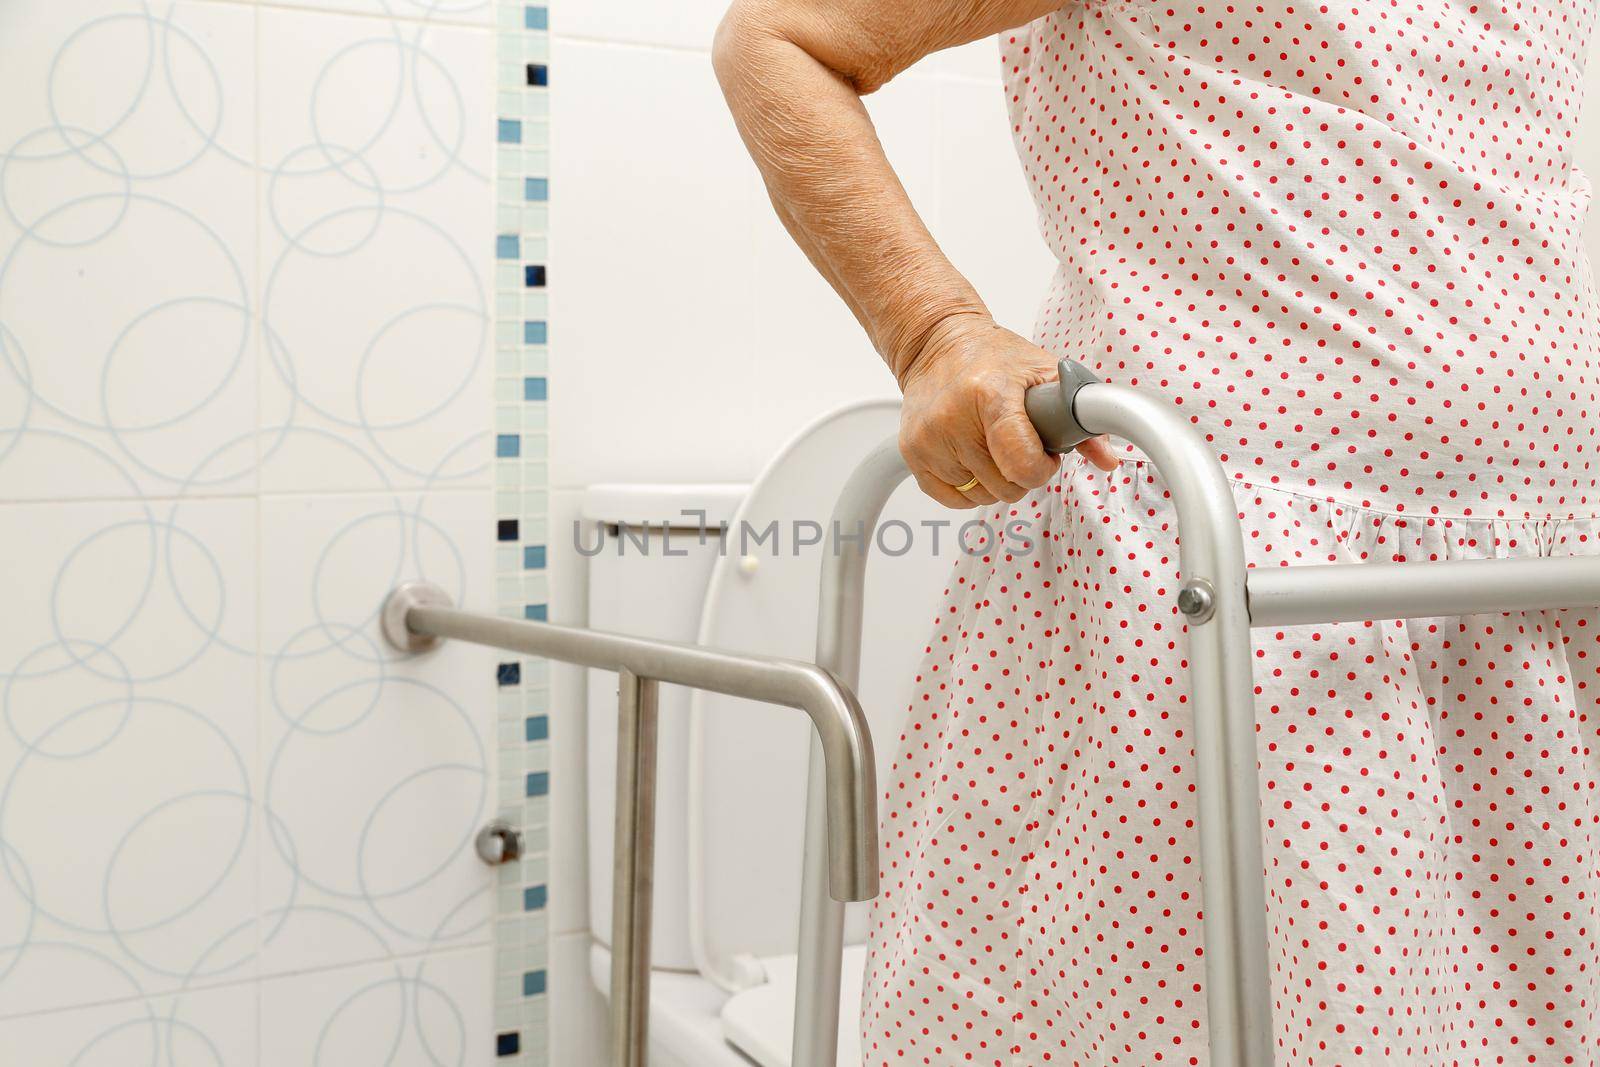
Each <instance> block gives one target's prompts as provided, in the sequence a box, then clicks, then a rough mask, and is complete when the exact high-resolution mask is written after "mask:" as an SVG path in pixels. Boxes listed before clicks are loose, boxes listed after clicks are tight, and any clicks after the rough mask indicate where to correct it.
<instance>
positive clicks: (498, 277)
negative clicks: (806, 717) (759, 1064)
mask: <svg viewBox="0 0 1600 1067" xmlns="http://www.w3.org/2000/svg"><path fill="white" fill-rule="evenodd" d="M495 2H496V29H497V33H496V38H495V49H496V70H497V75H496V85H497V90H498V91H497V93H496V100H497V105H496V108H497V111H496V115H495V136H496V140H497V141H498V144H497V151H496V180H495V189H496V196H495V218H496V224H495V242H494V248H493V249H491V250H487V251H489V252H492V254H493V269H494V272H495V274H494V278H495V300H496V307H497V309H498V310H497V312H496V321H495V366H496V372H495V399H494V405H495V413H494V418H495V429H494V443H493V446H492V447H493V449H494V457H495V459H494V462H495V475H496V481H495V484H496V491H495V510H496V516H495V531H494V540H495V551H496V553H497V555H496V567H495V581H496V588H497V596H496V608H497V610H498V611H499V613H500V614H501V615H503V616H506V617H509V618H518V619H537V620H543V619H545V618H547V617H548V614H549V577H548V574H547V572H546V569H545V560H546V546H547V545H548V543H549V488H548V477H547V471H546V457H547V456H548V455H549V451H550V450H549V436H548V429H547V428H548V426H549V418H548V411H549V400H550V388H549V373H548V372H549V345H550V315H549V310H548V299H549V295H548V294H549V291H550V275H549V262H548V260H549V257H548V254H547V249H548V244H549V210H550V156H549V145H550V129H549V99H548V92H549V85H550V78H551V71H550V34H549V31H550V12H549V9H548V7H546V6H545V5H544V4H528V3H519V2H511V0H495ZM495 682H496V690H495V691H496V693H497V694H498V697H499V707H498V709H497V718H496V726H497V728H498V729H497V734H496V736H497V738H498V744H499V763H500V781H499V784H498V789H499V794H498V796H499V808H500V814H501V815H502V817H504V818H507V819H509V820H511V821H513V822H515V823H516V824H517V825H519V826H521V827H522V831H523V835H524V838H525V839H526V843H527V852H526V855H525V856H524V857H523V859H522V861H521V862H520V863H517V864H510V865H507V866H506V867H503V868H501V871H500V884H499V888H498V892H497V894H496V908H495V1005H494V1014H495V1020H494V1027H495V1061H494V1062H495V1063H496V1064H497V1065H507V1067H509V1065H512V1064H516V1065H519V1067H548V1064H549V1056H550V1040H549V1032H550V1026H549V992H548V990H549V979H548V975H549V970H550V959H549V946H550V936H549V925H548V924H549V918H548V916H549V911H548V907H547V905H548V903H549V888H548V886H549V881H550V876H549V864H550V856H549V843H550V790H551V782H550V743H551V739H550V716H549V706H548V705H549V670H548V665H547V664H546V663H545V662H544V661H542V660H535V659H526V658H524V659H502V660H501V661H500V662H498V663H497V664H496V666H495Z"/></svg>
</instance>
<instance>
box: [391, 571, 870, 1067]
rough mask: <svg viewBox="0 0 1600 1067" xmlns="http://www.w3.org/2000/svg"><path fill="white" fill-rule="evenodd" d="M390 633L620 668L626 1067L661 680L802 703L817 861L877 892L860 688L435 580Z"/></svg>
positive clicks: (854, 890) (621, 974)
mask: <svg viewBox="0 0 1600 1067" xmlns="http://www.w3.org/2000/svg"><path fill="white" fill-rule="evenodd" d="M380 626H381V629H382V630H383V635H384V637H385V638H386V639H387V640H388V642H389V643H390V644H391V645H393V646H394V647H395V648H398V649H400V650H402V651H406V652H424V651H427V650H428V649H430V648H432V647H434V646H435V645H437V644H438V642H439V640H440V639H442V638H455V639H457V640H461V641H467V642H470V643H472V644H476V645H488V646H490V647H492V648H500V649H505V650H507V651H509V652H520V653H523V654H524V655H529V656H543V657H546V658H549V659H557V660H563V661H565V662H567V663H576V664H579V665H582V666H586V667H597V668H600V669H602V670H611V671H616V672H618V675H619V683H620V684H619V686H618V700H617V815H616V857H617V862H616V873H615V881H614V896H613V905H612V907H613V916H612V917H613V923H612V953H611V1021H612V1035H613V1036H612V1041H613V1047H614V1052H613V1058H612V1062H613V1063H614V1064H615V1065H616V1067H645V1061H646V1048H647V1041H646V1038H647V1027H648V1024H649V1015H650V1002H649V995H650V908H651V898H652V869H653V866H654V853H655V766H656V694H657V687H658V686H659V684H660V683H661V682H671V683H673V684H675V685H683V686H689V687H691V688H694V689H704V690H708V691H710V692H714V693H726V694H728V695H730V696H738V697H746V698H748V699H751V700H757V701H761V702H763V703H767V704H780V705H783V706H785V707H792V708H799V709H800V710H801V711H804V712H805V713H806V714H807V715H809V716H810V717H811V722H812V725H813V726H814V727H815V728H816V729H815V734H814V741H813V744H814V747H815V751H816V752H817V753H819V759H820V764H821V767H822V771H821V779H822V780H821V781H820V782H819V783H818V790H817V791H816V792H815V793H813V794H812V796H814V797H825V798H826V799H824V800H821V801H820V803H821V804H822V806H823V809H824V814H823V816H822V819H821V824H822V831H821V837H822V838H823V839H824V840H823V841H822V842H821V843H820V846H819V848H818V850H817V853H816V854H817V855H819V856H820V855H824V854H825V855H826V856H827V860H826V863H825V864H824V865H823V867H822V869H823V872H824V882H825V884H826V885H827V892H828V894H830V895H831V896H832V897H833V898H834V899H835V900H838V901H848V900H871V899H872V898H873V897H874V896H876V895H877V892H878V845H877V841H878V813H877V786H876V784H875V781H874V777H875V774H876V768H875V765H874V763H873V756H872V739H871V736H870V735H869V734H868V731H867V721H866V716H865V715H864V714H862V711H861V705H860V703H858V702H857V700H856V697H855V693H854V692H853V691H852V690H851V687H849V686H847V685H845V684H844V683H842V682H841V681H840V680H839V679H838V678H837V677H835V676H834V675H832V674H830V673H829V672H828V671H826V670H824V669H822V668H821V667H818V666H817V665H816V664H812V663H801V662H798V661H795V660H786V659H777V658H774V657H770V656H752V655H746V654H742V653H735V652H725V651H721V650H718V649H712V648H701V647H698V646H696V645H684V644H678V643H676V642H671V641H655V640H650V639H648V638H642V637H630V636H628V635H625V634H614V633H606V632H604V631H601V630H589V629H584V628H580V627H574V626H560V625H556V624H554V623H542V622H521V621H516V620H512V619H502V618H499V617H497V616H492V615H479V614H475V613H473V612H469V611H459V610H457V609H456V608H455V607H454V606H453V605H452V604H451V602H450V598H449V596H448V595H447V594H446V593H445V592H444V591H443V590H442V589H440V588H439V587H437V586H434V585H429V584H427V583H425V582H408V583H406V584H404V585H401V586H399V587H397V588H396V589H395V590H394V591H393V592H391V593H390V594H389V597H388V599H387V600H385V601H384V605H383V610H382V612H381V614H380ZM810 855H811V853H810V852H809V850H808V856H810ZM841 906H842V905H841ZM835 973H836V974H837V972H835Z"/></svg>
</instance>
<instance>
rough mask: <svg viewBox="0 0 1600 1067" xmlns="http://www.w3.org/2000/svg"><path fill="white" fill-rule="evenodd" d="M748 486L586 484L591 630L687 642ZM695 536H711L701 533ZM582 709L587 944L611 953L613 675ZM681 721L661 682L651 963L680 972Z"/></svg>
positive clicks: (684, 733) (686, 949)
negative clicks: (722, 534)
mask: <svg viewBox="0 0 1600 1067" xmlns="http://www.w3.org/2000/svg"><path fill="white" fill-rule="evenodd" d="M747 490H748V487H747V486H744V485H728V484H699V485H691V484H685V485H620V484H619V485H595V486H591V487H590V488H589V489H588V490H586V491H585V493H584V498H583V505H582V511H581V514H582V522H583V528H582V530H581V531H580V532H579V539H578V543H579V547H580V550H581V551H582V552H583V553H584V554H585V555H586V556H588V557H589V584H588V607H589V625H590V626H591V627H593V628H594V629H597V630H611V631H615V632H618V633H626V634H633V635H636V636H640V637H656V638H662V639H665V640H671V641H682V642H685V643H693V642H694V640H695V637H696V633H697V630H698V629H699V626H700V617H701V611H702V608H703V606H704V603H705V596H706V586H707V583H708V581H709V580H710V577H711V571H712V565H713V563H714V562H715V561H716V558H717V554H718V544H719V542H718V539H717V537H716V534H717V530H718V527H719V525H720V524H722V523H725V522H727V521H728V520H729V519H730V518H731V517H732V516H733V514H734V512H735V511H736V509H737V508H738V506H739V503H740V501H741V500H742V499H743V498H744V495H745V493H746V491H747ZM702 515H703V516H704V519H703V520H702V518H701V516H702ZM704 529H709V536H706V537H704V538H702V537H701V533H702V530H704ZM588 704H589V719H588V728H589V748H588V778H589V913H590V921H591V924H592V926H593V929H594V934H595V937H596V939H597V940H598V941H600V942H601V943H602V944H604V945H605V946H607V947H608V948H609V947H610V945H611V878H612V839H611V835H612V821H613V819H614V818H615V813H616V796H615V793H614V791H613V790H614V789H615V784H616V754H617V719H616V716H617V676H616V675H615V674H613V673H611V672H609V671H590V672H589V679H588ZM688 716H689V691H688V690H686V689H683V688H682V687H680V686H675V685H663V686H662V687H661V692H660V720H659V721H660V730H659V745H660V748H659V754H658V757H657V772H656V775H657V784H656V789H657V794H656V857H655V906H654V911H653V916H654V922H653V930H652V941H651V963H652V965H653V966H654V967H656V968H668V969H673V970H682V971H692V970H694V969H695V961H694V956H693V953H692V951H691V948H690V941H689V896H688V886H689V871H688V842H687V831H688V776H687V765H688V759H689V731H688Z"/></svg>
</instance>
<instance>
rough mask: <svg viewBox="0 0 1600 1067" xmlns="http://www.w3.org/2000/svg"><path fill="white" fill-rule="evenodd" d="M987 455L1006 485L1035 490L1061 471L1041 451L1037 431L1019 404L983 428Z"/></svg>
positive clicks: (1055, 459)
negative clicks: (991, 458) (1006, 482)
mask: <svg viewBox="0 0 1600 1067" xmlns="http://www.w3.org/2000/svg"><path fill="white" fill-rule="evenodd" d="M985 433H986V436H987V441H988V445H989V455H990V456H991V457H993V460H994V464H995V466H996V467H997V468H999V471H1000V474H1001V475H1002V476H1003V477H1004V478H1005V479H1006V480H1007V481H1009V482H1012V483H1014V484H1016V485H1020V486H1023V487H1025V488H1027V489H1037V488H1038V487H1039V486H1041V485H1044V484H1045V483H1046V482H1048V481H1049V480H1050V479H1051V478H1054V477H1055V475H1056V471H1058V470H1060V469H1061V461H1060V459H1058V458H1057V457H1055V456H1052V455H1051V454H1050V453H1048V452H1046V451H1045V450H1044V444H1043V442H1041V441H1040V440H1039V431H1037V430H1035V429H1034V428H1033V423H1032V422H1030V421H1028V415H1027V412H1026V410H1025V409H1024V408H1023V407H1022V404H1021V403H1020V401H1019V402H1018V403H1017V404H1016V405H1015V406H1013V407H1008V408H1007V409H1006V410H1005V411H1004V412H1003V413H1002V414H1001V415H1000V416H999V417H997V418H996V419H995V420H994V421H992V422H991V423H989V425H988V426H987V427H986V428H985Z"/></svg>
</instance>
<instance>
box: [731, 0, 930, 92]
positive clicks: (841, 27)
mask: <svg viewBox="0 0 1600 1067" xmlns="http://www.w3.org/2000/svg"><path fill="white" fill-rule="evenodd" d="M802 54H803V55H804V56H805V58H806V59H807V60H809V61H810V62H813V63H816V64H817V65H818V66H820V67H822V68H823V69H825V70H826V71H827V72H828V73H829V74H830V75H832V76H833V77H835V78H837V79H838V80H840V81H841V82H844V83H845V84H846V85H848V86H849V87H850V88H851V89H852V90H854V91H855V92H856V93H857V94H858V95H861V96H866V95H867V94H869V93H872V92H876V91H877V90H878V89H881V88H883V86H885V85H886V84H888V82H889V79H891V78H893V77H894V76H895V75H896V74H898V73H899V72H900V71H901V70H903V69H904V68H905V67H907V66H909V65H910V63H909V62H903V61H901V57H899V56H897V55H896V54H895V53H894V51H893V49H892V47H889V46H888V43H887V42H884V41H881V40H878V39H876V38H875V36H874V35H873V33H872V32H871V31H870V30H869V29H868V28H867V27H865V26H860V25H855V24H852V23H850V22H849V21H848V20H846V21H844V22H842V23H841V22H840V21H838V20H835V19H831V18H821V17H807V14H806V8H805V5H803V4H802V5H795V4H792V3H775V2H773V0H733V3H732V5H731V6H730V7H729V8H728V10H727V13H726V14H724V15H723V16H722V21H721V22H720V23H718V24H717V32H716V36H715V37H714V38H713V40H712V43H711V64H712V66H713V68H714V69H715V70H716V72H717V80H718V81H719V82H721V83H722V87H723V91H724V92H725V93H726V92H729V91H730V89H731V87H732V86H734V85H736V84H739V83H741V82H746V81H751V80H754V81H756V82H757V83H759V82H760V81H761V80H762V76H763V73H764V71H765V69H766V68H767V67H769V66H772V65H775V64H778V63H781V62H783V61H785V58H786V56H799V55H802Z"/></svg>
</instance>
